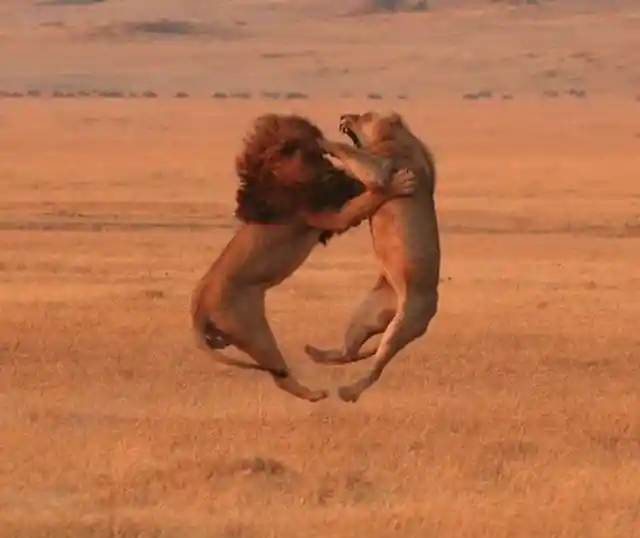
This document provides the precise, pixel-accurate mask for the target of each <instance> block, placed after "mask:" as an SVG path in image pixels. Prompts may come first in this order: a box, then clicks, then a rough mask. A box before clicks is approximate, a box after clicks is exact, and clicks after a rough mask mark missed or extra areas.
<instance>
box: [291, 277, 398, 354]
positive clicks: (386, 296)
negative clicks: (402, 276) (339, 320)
mask: <svg viewBox="0 0 640 538" xmlns="http://www.w3.org/2000/svg"><path fill="white" fill-rule="evenodd" d="M397 301H398V299H397V296H396V292H395V291H394V290H393V288H392V287H391V285H390V284H389V282H388V281H387V279H386V278H385V277H384V276H380V277H379V278H378V280H377V282H376V284H375V286H374V287H373V289H372V290H371V291H370V292H369V293H368V294H367V295H366V296H365V297H364V299H363V300H362V301H361V302H360V304H359V305H358V306H357V308H356V310H355V311H354V313H353V315H352V316H351V320H350V322H349V325H348V327H347V331H346V333H345V335H344V344H343V346H342V348H341V349H319V348H316V347H314V346H311V345H306V346H305V348H304V349H305V352H306V353H307V355H309V357H310V358H311V360H313V361H314V362H317V363H318V364H347V363H350V362H356V361H360V360H364V359H368V358H369V357H371V356H373V355H374V354H375V353H376V350H375V348H374V349H371V350H365V351H360V348H361V347H362V346H363V345H364V343H365V342H366V341H367V340H368V339H369V338H371V337H372V336H375V335H377V334H380V333H382V332H384V330H385V329H386V328H387V326H388V325H389V323H390V322H391V320H392V319H393V316H394V315H395V313H396V307H397Z"/></svg>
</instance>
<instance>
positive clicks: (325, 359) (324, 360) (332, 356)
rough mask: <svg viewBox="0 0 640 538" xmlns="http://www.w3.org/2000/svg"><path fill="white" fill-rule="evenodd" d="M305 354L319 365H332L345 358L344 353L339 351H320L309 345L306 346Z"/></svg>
mask: <svg viewBox="0 0 640 538" xmlns="http://www.w3.org/2000/svg"><path fill="white" fill-rule="evenodd" d="M304 352H305V353H306V354H307V356H308V357H309V358H310V359H311V360H312V361H313V362H316V363H318V364H331V363H334V362H336V361H339V360H340V359H342V358H343V353H342V351H340V350H337V349H326V350H325V349H318V348H317V347H314V346H311V345H309V344H307V345H306V346H304Z"/></svg>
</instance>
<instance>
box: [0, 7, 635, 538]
mask: <svg viewBox="0 0 640 538" xmlns="http://www.w3.org/2000/svg"><path fill="white" fill-rule="evenodd" d="M236 3H237V4H238V5H240V4H242V6H241V8H242V9H241V8H239V7H233V6H235V5H236ZM307 4H309V2H307V3H303V2H301V3H300V6H303V5H304V6H306V5H307ZM451 4H452V5H453V3H451ZM458 4H459V6H458V8H456V6H457V5H458ZM578 4H580V6H582V7H580V8H576V7H575V6H576V5H578ZM627 4H628V6H631V7H633V6H632V4H631V3H630V2H627V3H626V4H625V2H623V1H620V2H617V3H615V5H614V4H613V3H612V4H610V6H611V7H610V10H609V11H605V10H604V8H603V7H602V5H603V4H602V3H599V4H596V3H593V2H591V3H589V2H587V1H586V0H585V1H584V2H582V3H579V2H573V3H571V2H567V3H566V4H562V5H559V4H557V3H553V4H551V3H544V5H542V6H541V7H540V9H538V10H537V11H531V10H529V7H523V8H522V9H511V8H509V7H507V6H505V5H503V4H491V5H488V4H487V3H484V4H482V6H484V7H482V8H480V7H478V6H479V5H480V4H474V3H473V2H462V1H459V2H458V3H457V4H455V5H453V7H450V8H447V9H442V10H440V9H439V8H438V7H436V8H434V10H433V12H430V13H427V14H419V15H415V16H413V15H398V16H393V17H389V16H373V17H359V18H335V19H333V18H327V17H328V16H329V15H328V14H326V16H325V17H324V18H323V17H319V16H317V17H316V18H315V19H314V18H312V16H311V14H310V13H315V12H313V10H311V11H309V12H304V10H303V8H302V7H300V8H299V9H298V8H297V7H296V9H298V11H296V10H295V9H293V8H292V11H291V12H289V11H286V10H285V9H284V7H283V6H285V4H284V3H269V6H268V7H260V6H259V5H257V4H256V3H254V2H250V1H247V2H244V3H240V2H239V1H238V2H235V3H234V2H224V3H221V4H220V9H219V11H216V13H215V16H216V17H218V18H219V20H218V22H219V23H220V25H221V26H220V28H224V29H226V30H227V32H228V31H229V29H230V28H231V29H235V31H236V33H235V34H234V33H233V32H232V33H224V32H223V37H221V38H220V39H218V37H216V36H215V35H214V34H212V33H209V34H203V33H202V32H201V33H197V35H177V36H162V37H158V36H148V35H146V36H142V37H141V36H140V35H137V34H136V35H131V34H126V32H125V33H124V34H123V33H122V32H123V28H124V29H125V30H127V29H129V30H130V29H131V28H132V26H131V25H128V26H127V24H129V23H130V21H132V20H141V19H144V20H156V19H157V18H159V17H165V16H168V17H173V18H175V19H181V18H186V19H189V17H191V16H193V17H194V18H196V19H198V20H201V21H204V22H206V23H207V24H206V25H205V27H206V29H207V31H208V32H213V30H212V28H213V27H212V26H211V23H212V21H210V20H208V19H207V18H206V17H207V16H210V14H209V11H206V12H205V10H203V9H202V7H201V6H202V4H201V3H200V8H198V7H197V6H198V2H195V1H192V0H185V1H184V2H182V3H181V4H180V6H178V4H177V3H175V2H173V3H172V2H170V1H169V0H163V1H162V2H156V3H154V8H153V9H154V10H155V11H153V13H151V11H152V10H151V8H150V7H149V4H148V3H146V4H145V3H144V2H142V1H141V0H135V1H133V0H132V1H131V2H128V3H126V4H125V3H124V2H117V1H116V0H113V1H112V0H107V2H103V3H100V4H96V5H94V6H90V7H88V6H87V7H84V8H79V7H61V6H56V7H51V6H36V5H35V3H34V4H33V5H31V4H30V5H29V7H27V4H26V3H24V2H18V1H15V0H7V2H6V3H3V5H2V6H0V65H2V66H3V67H2V73H0V89H4V90H7V91H11V92H14V91H16V92H22V93H24V92H26V91H27V90H28V89H29V88H42V89H43V91H45V93H47V94H50V92H51V91H53V90H55V89H58V90H60V91H73V92H77V91H79V90H82V88H85V89H92V88H102V89H109V88H116V89H118V90H119V91H122V92H124V93H125V94H126V93H127V92H129V91H142V90H153V91H157V92H158V94H159V95H160V97H159V98H157V99H98V98H95V97H87V98H85V99H49V98H25V99H0V536H1V537H2V538H4V537H5V536H6V537H8V538H9V537H10V538H35V537H38V538H39V537H42V538H44V537H47V538H49V537H52V538H75V537H78V538H88V537H94V538H114V537H118V538H138V537H146V538H150V537H154V538H160V537H162V538H254V537H255V538H280V537H288V536H295V537H301V538H316V537H317V538H319V537H323V538H324V537H332V538H333V537H335V538H351V537H353V536H371V537H372V538H387V537H391V536H394V537H395V536H397V537H400V538H422V537H425V538H430V537H438V538H445V537H446V538H448V537H451V538H508V537H509V538H510V537H518V538H533V537H535V538H550V537H554V538H605V537H606V538H618V537H619V538H630V537H632V536H635V534H637V532H638V531H637V529H638V528H640V413H639V412H638V410H639V409H640V391H639V390H638V378H639V376H640V366H639V364H640V338H639V337H638V320H639V319H640V271H639V269H638V268H639V267H640V191H639V188H638V185H639V183H638V181H639V177H640V127H639V125H638V122H637V117H638V114H639V111H640V103H639V102H638V101H637V100H636V94H637V88H638V85H637V80H638V79H637V77H638V76H639V74H640V73H639V72H638V65H640V62H639V61H638V60H639V59H640V56H639V55H640V47H639V46H636V45H638V43H639V40H640V37H638V34H637V32H635V33H634V32H633V27H634V24H636V21H637V20H638V19H637V17H638V13H637V8H635V11H633V9H631V11H629V9H630V8H628V7H627V8H625V9H623V7H624V6H625V5H627ZM264 5H265V6H266V4H264ZM329 5H330V2H327V3H326V6H329ZM331 5H333V6H335V4H331ZM247 6H248V7H247ZM296 6H298V4H296ZM566 6H569V7H566ZM571 6H574V7H573V8H572V7H571ZM585 6H587V7H585ZM574 8H575V9H574ZM305 9H306V8H305ZM309 9H311V8H309ZM20 10H22V11H20ZM147 10H148V11H147ZM327 13H328V12H327ZM316 15H317V14H316ZM211 16H213V15H211ZM278 17H282V19H281V21H285V22H286V24H284V23H281V24H280V25H277V24H276V22H274V21H277V19H278ZM234 21H235V22H234ZM214 22H215V21H214ZM125 23H126V24H125ZM122 24H125V26H122ZM203 24H204V23H203ZM119 25H120V26H119ZM118 32H120V33H118ZM381 44H384V45H385V46H384V47H383V46H381ZM372 47H373V50H374V52H375V54H372ZM45 51H46V53H45ZM417 66H419V70H417V69H418V68H417ZM485 89H488V90H490V91H491V92H492V93H491V97H492V98H491V99H475V100H473V99H461V96H462V94H463V93H465V92H478V91H483V90H485ZM570 89H574V90H584V91H585V92H586V94H585V95H582V94H580V95H575V94H571V93H567V92H568V91H569V90H570ZM178 90H180V91H186V92H188V93H189V95H191V98H190V99H173V98H165V96H168V97H170V96H171V95H173V94H174V92H176V91H178ZM216 90H220V91H236V90H243V91H244V90H247V91H250V92H251V93H252V95H254V96H256V95H260V93H261V92H262V91H266V90H278V91H284V92H286V91H301V92H305V93H308V94H309V95H310V96H311V97H312V98H311V99H308V100H293V101H282V100H262V99H255V98H253V99H250V100H244V99H227V100H219V99H211V98H209V97H208V95H209V93H210V92H212V91H216ZM368 92H379V93H380V94H381V95H382V97H384V99H382V100H378V99H375V100H371V99H365V98H364V97H363V96H365V95H366V94H367V93H368ZM554 92H558V94H559V97H558V98H551V97H552V96H553V95H554ZM346 93H352V94H353V95H354V96H357V98H356V97H353V98H346V97H345V94H346ZM400 94H406V95H407V99H397V98H396V96H397V95H400ZM358 96H359V97H358ZM504 96H510V97H513V99H502V97H504ZM579 96H581V97H582V98H577V97H579ZM370 107H375V108H377V109H388V108H395V109H396V110H398V111H399V112H401V113H402V114H404V115H405V117H406V118H407V120H408V122H409V123H410V125H411V126H412V127H413V128H414V130H415V131H416V132H417V133H418V134H419V135H420V136H422V137H423V138H424V139H425V140H426V141H427V142H428V143H429V144H430V145H431V146H432V148H433V150H434V152H435V154H436V157H437V160H438V171H439V178H438V188H437V204H438V211H439V216H440V225H441V233H442V249H443V266H442V283H441V301H440V311H439V312H438V314H437V316H436V318H435V320H434V322H433V323H432V325H431V327H430V329H429V332H428V334H427V335H426V336H425V337H423V338H422V339H420V340H418V341H416V342H414V343H413V344H411V345H410V346H409V347H408V348H406V349H405V350H404V351H403V352H402V353H400V354H399V355H398V356H397V358H396V359H395V360H394V361H393V362H392V364H391V365H390V366H389V368H388V369H387V370H386V371H385V374H384V376H383V378H382V379H381V380H380V382H379V383H378V384H377V385H375V386H374V387H373V388H372V389H370V390H369V391H368V392H366V393H365V395H364V396H363V397H362V398H361V400H360V401H359V402H358V403H357V404H355V405H347V404H344V403H342V402H341V401H340V400H339V399H338V398H337V397H336V396H334V395H332V397H331V398H330V399H328V400H325V401H323V402H320V403H318V404H308V403H305V402H301V401H299V400H296V399H294V398H292V397H290V396H288V395H287V394H285V393H284V392H282V391H279V390H277V389H276V388H275V387H274V385H273V384H272V383H271V382H270V381H269V379H268V378H267V377H266V376H264V375H263V374H260V373H248V372H242V371H235V370H230V369H228V368H225V367H222V366H220V365H217V364H215V363H214V362H213V361H212V360H211V358H210V357H209V356H207V355H206V354H205V353H203V352H202V351H200V350H198V349H197V348H196V345H195V343H194V340H193V336H192V333H191V329H190V320H189V295H190V293H191V290H192V289H193V287H194V285H195V283H196V281H197V279H198V278H199V277H200V276H201V274H202V273H203V272H204V271H205V270H206V268H207V267H208V265H209V264H210V263H211V262H212V261H213V260H214V259H215V258H216V256H217V255H218V253H219V252H220V250H221V249H222V247H223V246H224V245H225V243H226V242H227V241H228V240H229V238H230V237H231V236H232V234H233V231H234V228H235V227H236V226H237V224H236V223H235V222H234V220H233V218H232V214H233V209H234V191H235V187H236V179H235V177H234V173H233V156H234V154H235V152H236V151H237V150H238V148H239V144H240V139H241V137H242V135H243V133H244V132H245V130H246V128H247V126H248V125H249V123H250V121H251V120H252V119H253V118H254V117H255V116H256V115H257V114H260V113H262V112H265V111H269V110H271V111H282V112H291V111H293V112H298V113H301V114H304V115H307V116H308V117H310V118H311V119H312V120H313V121H315V122H317V123H318V124H319V125H320V126H321V128H322V129H324V130H325V133H326V134H327V135H329V136H335V137H338V136H339V135H338V132H337V120H338V116H339V114H341V113H344V112H350V111H361V110H363V109H366V108H370ZM376 270H377V266H376V261H375V258H374V256H373V253H372V249H371V245H370V239H369V235H368V231H367V227H366V226H364V225H363V226H360V227H358V228H356V229H354V230H352V231H350V232H348V233H347V234H345V235H344V236H341V237H338V238H335V239H333V240H332V241H331V242H330V243H329V245H328V246H327V247H318V248H317V250H316V251H315V252H314V253H313V254H312V256H311V258H310V259H309V260H308V261H307V262H306V263H305V264H304V265H303V266H302V267H301V269H300V270H299V271H298V272H297V273H296V274H295V275H294V276H293V277H292V278H291V279H290V280H288V281H286V282H285V283H284V284H283V285H282V286H280V287H278V288H277V289H274V290H273V292H272V293H270V295H269V298H268V307H269V316H270V320H271V323H272V326H273V328H274V331H275V333H276V335H277V337H278V340H279V342H280V343H281V345H282V347H283V349H284V351H285V354H286V356H287V357H288V360H289V362H290V364H291V365H292V368H293V369H294V370H295V372H296V374H298V375H299V376H300V377H301V378H302V379H303V380H304V381H305V382H306V383H308V384H309V385H310V386H313V387H329V388H332V389H334V388H336V387H337V386H339V385H340V384H342V383H344V382H345V381H346V380H348V379H355V378H356V377H357V376H358V375H359V373H360V372H362V371H363V370H365V369H367V368H369V367H370V365H369V364H367V362H366V361H365V362H364V363H361V364H358V365H353V366H348V367H324V368H323V367H321V366H318V365H315V364H313V363H311V361H310V360H308V359H307V357H306V356H305V355H304V353H303V351H302V348H303V345H304V344H305V343H307V342H309V343H313V344H316V345H320V346H324V345H332V344H337V343H338V342H339V340H340V337H341V334H342V331H343V329H344V326H345V324H346V322H347V319H348V317H349V314H350V312H351V309H352V308H353V307H354V306H355V304H356V302H357V301H358V300H359V299H360V297H361V296H362V295H363V294H364V293H365V292H366V291H367V290H368V289H369V287H370V285H371V283H372V281H373V280H374V278H375V275H376ZM231 353H234V355H236V356H238V357H239V356H241V355H240V354H239V353H235V352H231Z"/></svg>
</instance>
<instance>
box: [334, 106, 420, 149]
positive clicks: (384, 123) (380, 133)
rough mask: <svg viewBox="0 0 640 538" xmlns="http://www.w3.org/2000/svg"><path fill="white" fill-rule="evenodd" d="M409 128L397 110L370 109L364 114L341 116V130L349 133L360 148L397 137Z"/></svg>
mask: <svg viewBox="0 0 640 538" xmlns="http://www.w3.org/2000/svg"><path fill="white" fill-rule="evenodd" d="M408 130H409V129H408V127H407V126H406V125H405V123H404V121H403V120H402V116H400V114H397V113H395V112H390V113H388V114H381V113H380V112H375V111H372V110H370V111H368V112H365V113H364V114H343V115H342V116H340V132H341V133H344V134H345V135H347V136H348V137H349V138H350V139H351V141H352V142H353V144H354V145H355V146H356V147H359V148H361V147H367V146H369V145H370V144H372V143H374V142H381V141H383V140H389V139H391V138H395V137H396V136H397V134H398V133H399V132H401V131H408Z"/></svg>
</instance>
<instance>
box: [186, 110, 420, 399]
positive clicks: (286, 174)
mask: <svg viewBox="0 0 640 538" xmlns="http://www.w3.org/2000/svg"><path fill="white" fill-rule="evenodd" d="M334 144H336V143H333V142H330V141H328V140H326V139H324V137H323V135H322V132H321V131H320V130H319V129H318V128H317V127H316V126H315V125H313V124H312V123H311V122H310V121H308V120H307V119H305V118H302V117H300V116H296V115H277V114H265V115H263V116H260V117H258V118H257V119H256V120H255V122H254V125H253V129H252V130H251V131H250V133H249V134H248V135H247V136H246V137H245V139H244V145H243V148H242V151H241V152H240V154H239V155H238V156H237V158H236V172H237V174H238V176H239V178H240V180H241V181H240V187H239V189H238V191H237V195H236V201H237V209H236V216H237V217H238V218H239V219H240V220H241V221H242V225H241V226H240V228H239V230H238V231H237V232H236V234H235V235H234V237H233V238H232V239H231V241H230V242H229V243H228V244H227V246H226V247H225V248H224V250H223V251H222V253H221V254H220V256H219V257H218V259H217V260H216V261H215V262H213V264H212V265H211V267H210V268H209V270H208V271H207V273H206V274H205V275H204V276H203V277H202V278H201V280H200V282H199V283H198V286H197V287H196V289H195V291H194V292H193V296H192V305H191V315H192V321H193V327H194V329H195V331H196V334H197V336H198V337H199V341H200V343H201V344H203V345H204V346H206V347H207V348H208V349H209V350H213V351H217V352H218V353H217V355H218V357H217V358H218V360H219V361H220V362H223V363H225V364H228V365H232V366H237V367H240V368H251V369H257V370H262V371H266V372H268V373H269V374H270V375H271V377H272V379H273V380H274V382H275V383H276V385H277V386H278V387H279V388H281V389H283V390H285V391H287V392H289V393H290V394H292V395H294V396H297V397H298V398H301V399H304V400H308V401H311V402H315V401H318V400H321V399H323V398H326V397H327V396H328V392H327V391H326V390H311V389H309V388H307V387H305V386H303V385H302V384H300V383H299V382H298V380H297V379H296V378H295V377H294V376H293V375H292V374H291V372H290V371H289V367H288V366H287V363H286V361H285V360H284V357H283V355H282V353H281V352H280V349H279V348H278V344H277V342H276V340H275V337H274V335H273V333H272V331H271V328H270V327H269V323H268V321H267V318H266V315H265V294H266V292H267V290H269V289H270V288H272V287H274V286H277V285H278V284H280V283H281V282H282V281H283V280H285V279H286V278H288V277H289V276H290V275H291V274H293V272H294V271H295V270H296V269H297V268H298V267H300V265H301V264H302V263H303V262H304V260H306V259H307V257H308V256H309V254H310V253H311V251H312V250H313V247H314V246H315V245H316V244H318V242H325V243H326V241H327V240H328V239H329V238H330V237H331V235H332V234H334V233H343V232H345V231H346V230H347V229H349V228H350V227H351V226H355V225H357V224H359V223H360V222H361V221H362V220H364V219H365V218H367V217H368V216H370V215H371V214H372V213H373V212H375V211H376V209H377V208H378V207H380V205H381V204H382V203H384V202H385V201H387V200H389V199H390V198H392V197H396V196H407V195H410V194H411V193H412V192H413V189H414V187H415V178H414V175H413V174H412V173H411V172H409V171H407V170H400V171H397V172H395V173H394V172H393V170H392V168H391V165H390V161H389V160H388V159H386V158H380V157H376V156H373V155H369V154H367V153H366V152H358V151H355V152H352V153H351V154H350V155H348V156H345V157H344V158H339V160H340V161H341V163H342V165H343V166H344V169H345V170H341V169H339V168H337V167H336V166H335V165H334V164H333V163H332V162H331V161H330V160H329V159H328V158H327V157H326V155H325V154H326V153H327V152H331V151H332V150H331V148H332V147H333V145H334ZM229 345H233V346H235V347H237V348H238V349H240V350H242V351H243V352H245V353H246V354H247V355H249V356H250V357H251V358H252V359H253V360H254V361H255V362H256V364H249V363H244V362H241V361H238V360H235V359H232V358H229V357H225V356H224V355H222V354H220V353H219V350H220V349H223V348H225V347H227V346H229Z"/></svg>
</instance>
